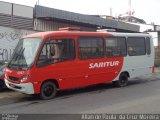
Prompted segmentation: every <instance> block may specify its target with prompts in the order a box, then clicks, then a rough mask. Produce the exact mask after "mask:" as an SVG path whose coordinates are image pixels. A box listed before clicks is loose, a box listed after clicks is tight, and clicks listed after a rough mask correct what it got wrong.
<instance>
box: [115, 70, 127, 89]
mask: <svg viewBox="0 0 160 120" xmlns="http://www.w3.org/2000/svg"><path fill="white" fill-rule="evenodd" d="M113 84H114V85H116V86H117V87H125V86H127V84H128V76H127V74H126V73H121V75H120V77H119V80H118V81H113Z"/></svg>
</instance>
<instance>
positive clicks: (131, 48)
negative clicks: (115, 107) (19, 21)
mask: <svg viewBox="0 0 160 120" xmlns="http://www.w3.org/2000/svg"><path fill="white" fill-rule="evenodd" d="M70 29H71V30H72V31H70ZM153 72H154V47H153V41H152V38H151V36H150V35H148V34H145V33H116V32H113V33H109V32H82V31H78V30H77V29H76V31H73V28H68V30H67V29H61V30H60V31H53V32H40V33H35V34H31V35H28V36H26V37H24V38H22V39H21V40H19V43H18V45H17V47H16V48H15V51H14V54H13V56H12V59H11V60H10V62H9V64H8V66H7V68H6V70H5V83H6V85H7V87H8V88H10V89H13V90H15V91H19V92H22V93H26V94H39V95H40V97H41V98H42V99H51V98H53V97H55V95H56V93H57V91H58V90H64V89H71V88H77V87H83V86H89V85H93V84H99V83H107V82H113V83H114V84H116V85H118V86H120V87H123V86H126V85H127V82H128V78H133V77H137V76H141V75H146V74H150V73H153Z"/></svg>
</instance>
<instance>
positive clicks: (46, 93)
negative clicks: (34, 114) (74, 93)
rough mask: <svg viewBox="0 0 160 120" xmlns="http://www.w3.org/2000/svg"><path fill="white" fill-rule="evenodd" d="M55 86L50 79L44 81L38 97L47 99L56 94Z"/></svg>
mask: <svg viewBox="0 0 160 120" xmlns="http://www.w3.org/2000/svg"><path fill="white" fill-rule="evenodd" d="M56 93H57V86H56V84H55V83H54V82H52V81H46V82H44V83H43V84H42V86H41V90H40V98H41V99H43V100H49V99H52V98H54V97H55V96H56Z"/></svg>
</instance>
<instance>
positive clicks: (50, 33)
mask: <svg viewBox="0 0 160 120" xmlns="http://www.w3.org/2000/svg"><path fill="white" fill-rule="evenodd" d="M50 36H53V37H56V36H57V37H58V36H66V37H69V36H103V37H105V36H138V37H140V36H142V37H150V35H149V34H147V33H119V32H88V31H48V32H38V33H34V34H30V35H27V36H25V37H24V38H27V37H41V38H48V37H50Z"/></svg>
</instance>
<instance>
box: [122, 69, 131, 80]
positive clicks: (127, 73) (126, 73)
mask: <svg viewBox="0 0 160 120" xmlns="http://www.w3.org/2000/svg"><path fill="white" fill-rule="evenodd" d="M124 74H125V75H127V77H128V78H129V77H130V74H129V72H128V71H123V72H121V73H120V75H119V79H120V77H121V76H122V75H124Z"/></svg>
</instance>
